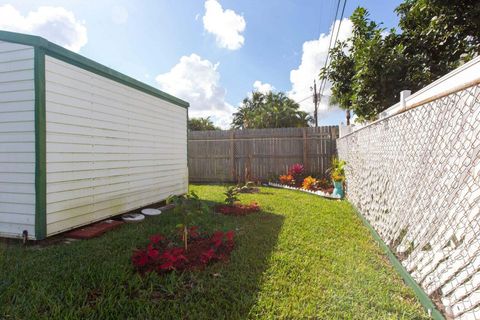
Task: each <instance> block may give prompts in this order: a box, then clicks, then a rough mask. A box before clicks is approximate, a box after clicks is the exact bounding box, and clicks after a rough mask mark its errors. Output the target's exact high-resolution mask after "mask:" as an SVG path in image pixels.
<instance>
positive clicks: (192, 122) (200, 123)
mask: <svg viewBox="0 0 480 320" xmlns="http://www.w3.org/2000/svg"><path fill="white" fill-rule="evenodd" d="M188 129H189V130H191V131H207V130H220V128H218V127H216V126H215V125H214V124H213V122H212V120H211V119H210V117H206V118H191V119H188Z"/></svg>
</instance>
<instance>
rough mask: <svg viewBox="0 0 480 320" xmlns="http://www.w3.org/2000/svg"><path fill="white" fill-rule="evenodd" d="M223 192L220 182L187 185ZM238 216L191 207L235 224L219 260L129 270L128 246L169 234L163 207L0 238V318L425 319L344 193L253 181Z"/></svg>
mask: <svg viewBox="0 0 480 320" xmlns="http://www.w3.org/2000/svg"><path fill="white" fill-rule="evenodd" d="M191 190H195V191H196V192H197V193H198V194H199V195H200V196H201V198H202V199H206V200H209V201H213V202H221V201H222V200H223V195H222V192H223V191H224V189H223V187H221V186H198V185H194V186H191ZM241 200H242V201H243V202H250V201H251V200H256V201H257V202H258V203H259V204H260V205H261V206H262V208H263V211H262V212H260V213H255V214H252V215H250V216H246V217H226V216H219V215H216V214H213V213H212V214H209V215H207V216H201V217H198V223H197V224H198V225H199V226H200V227H201V229H203V230H207V231H213V230H217V229H220V230H229V229H233V230H235V231H236V248H235V250H234V251H233V253H232V256H231V259H230V262H229V263H226V264H224V263H222V264H216V265H212V266H210V267H208V268H207V269H206V270H205V271H203V272H199V271H196V272H187V273H183V274H178V273H171V274H168V275H164V276H158V275H156V274H150V275H148V276H145V277H141V276H139V275H137V274H134V272H133V269H132V266H131V264H130V256H131V253H132V250H133V249H135V248H136V247H140V246H145V245H146V243H147V242H148V236H150V235H152V234H155V233H164V234H169V233H171V232H172V230H173V229H174V228H175V226H176V225H177V223H178V217H176V216H175V215H174V214H173V212H166V213H164V214H162V215H161V216H158V217H149V218H147V219H146V221H144V222H143V223H141V224H133V225H124V226H122V227H121V228H119V229H117V230H114V231H111V232H109V233H107V234H105V235H104V236H102V237H100V238H97V239H93V240H88V241H77V242H73V243H70V244H64V243H60V244H53V245H49V246H40V247H39V246H30V247H27V248H23V247H22V246H21V245H20V244H9V245H7V244H6V243H5V242H0V319H36V318H45V319H223V318H227V319H244V318H262V319H278V318H288V319H299V318H301V319H305V318H310V319H423V318H427V317H426V314H425V312H424V311H423V309H422V308H421V306H420V304H419V303H418V302H417V300H416V299H415V297H414V295H413V292H412V291H411V290H410V289H409V288H407V287H406V286H405V285H404V284H403V282H402V280H401V279H400V277H399V276H398V275H397V273H396V272H395V271H394V270H393V268H392V267H391V266H390V265H389V263H388V260H387V259H386V257H385V256H384V255H383V254H382V252H381V250H380V249H379V247H378V246H377V245H376V243H375V242H374V240H373V239H372V237H371V236H370V234H369V232H368V230H367V229H366V228H365V227H364V226H363V225H362V223H361V221H360V219H359V218H358V217H357V216H356V215H355V213H354V211H353V209H352V207H351V206H350V205H349V203H348V202H346V201H330V200H326V199H321V198H319V197H316V196H312V195H309V194H305V193H301V192H297V191H290V190H280V189H271V188H261V193H260V194H249V195H241Z"/></svg>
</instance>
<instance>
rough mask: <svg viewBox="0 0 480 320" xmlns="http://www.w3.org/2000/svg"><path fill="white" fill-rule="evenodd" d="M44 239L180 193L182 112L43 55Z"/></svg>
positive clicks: (183, 178) (184, 176)
mask: <svg viewBox="0 0 480 320" xmlns="http://www.w3.org/2000/svg"><path fill="white" fill-rule="evenodd" d="M45 65H46V66H45V68H46V118H47V124H46V126H47V138H46V139H47V235H51V234H54V233H58V232H61V231H64V230H67V229H70V228H74V227H77V226H79V225H83V224H88V223H90V222H92V221H96V220H100V219H103V218H106V217H108V216H112V215H117V214H119V213H123V212H126V211H129V210H132V209H136V208H138V207H141V206H145V205H148V204H151V203H154V202H157V201H160V200H164V199H166V198H167V197H168V196H169V195H172V194H181V193H185V192H186V191H187V188H188V173H187V170H188V169H187V154H186V150H187V129H186V125H187V123H186V112H187V110H186V109H185V108H181V107H179V106H176V105H174V104H172V103H169V102H166V101H164V100H161V99H160V98H156V97H154V96H151V95H149V94H146V93H143V92H140V91H138V90H135V89H133V88H130V87H128V86H125V85H123V84H119V83H117V82H115V81H113V80H110V79H107V78H104V77H102V76H99V75H97V74H94V73H92V72H89V71H86V70H83V69H81V68H78V67H75V66H73V65H70V64H68V63H65V62H63V61H60V60H57V59H54V58H52V57H49V56H47V57H46V62H45Z"/></svg>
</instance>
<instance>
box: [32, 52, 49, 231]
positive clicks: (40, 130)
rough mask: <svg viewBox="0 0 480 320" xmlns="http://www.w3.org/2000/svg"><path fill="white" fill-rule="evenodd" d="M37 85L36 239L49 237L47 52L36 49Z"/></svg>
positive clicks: (35, 79)
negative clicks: (46, 108)
mask: <svg viewBox="0 0 480 320" xmlns="http://www.w3.org/2000/svg"><path fill="white" fill-rule="evenodd" d="M33 50H34V61H35V63H34V65H35V67H34V83H35V239H36V240H43V239H45V237H46V236H47V158H46V155H47V142H46V141H47V140H46V137H47V133H46V122H45V117H46V114H45V52H44V50H43V49H41V48H40V47H34V49H33Z"/></svg>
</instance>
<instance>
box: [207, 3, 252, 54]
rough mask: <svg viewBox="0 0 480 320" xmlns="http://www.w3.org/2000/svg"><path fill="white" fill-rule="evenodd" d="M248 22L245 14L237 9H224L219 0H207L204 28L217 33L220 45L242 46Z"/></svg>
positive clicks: (226, 46)
mask: <svg viewBox="0 0 480 320" xmlns="http://www.w3.org/2000/svg"><path fill="white" fill-rule="evenodd" d="M245 26H246V22H245V19H244V18H243V16H241V15H238V14H237V13H236V12H235V11H233V10H230V9H226V10H223V8H222V5H221V4H220V3H219V2H218V1H217V0H207V1H205V15H204V16H203V28H204V29H205V30H206V31H207V32H210V33H212V34H214V35H215V38H216V41H217V44H218V46H220V47H221V48H227V49H229V50H237V49H239V48H241V47H242V45H243V43H244V42H245V38H244V37H243V35H242V34H241V33H242V32H243V31H244V30H245Z"/></svg>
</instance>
